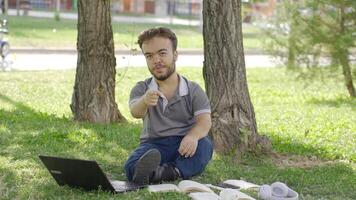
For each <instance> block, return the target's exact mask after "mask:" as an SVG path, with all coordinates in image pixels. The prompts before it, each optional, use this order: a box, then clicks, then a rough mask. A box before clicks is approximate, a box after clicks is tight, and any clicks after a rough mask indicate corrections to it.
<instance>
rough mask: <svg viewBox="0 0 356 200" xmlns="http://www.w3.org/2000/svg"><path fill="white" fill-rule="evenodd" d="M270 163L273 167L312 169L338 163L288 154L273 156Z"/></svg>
mask: <svg viewBox="0 0 356 200" xmlns="http://www.w3.org/2000/svg"><path fill="white" fill-rule="evenodd" d="M272 161H273V163H274V164H275V165H277V166H278V167H281V168H286V167H298V168H313V167H318V166H324V165H327V164H335V163H337V162H338V161H327V160H322V159H320V158H317V157H315V156H312V157H306V156H299V155H289V154H277V153H276V154H274V155H273V156H272Z"/></svg>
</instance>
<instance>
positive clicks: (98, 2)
mask: <svg viewBox="0 0 356 200" xmlns="http://www.w3.org/2000/svg"><path fill="white" fill-rule="evenodd" d="M77 26H78V38H77V51H78V60H77V72H76V77H75V85H74V91H73V96H72V104H71V109H72V112H73V114H74V118H75V120H78V121H89V122H98V123H109V122H116V121H124V120H125V118H124V117H123V116H122V115H121V113H120V111H119V110H118V108H117V104H116V103H115V75H116V70H115V66H116V59H115V51H114V41H113V33H112V27H111V15H110V1H108V0H93V1H86V0H78V25H77Z"/></svg>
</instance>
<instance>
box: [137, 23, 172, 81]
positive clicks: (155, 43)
mask: <svg viewBox="0 0 356 200" xmlns="http://www.w3.org/2000/svg"><path fill="white" fill-rule="evenodd" d="M138 44H139V45H140V48H141V50H142V53H143V54H144V56H145V58H146V62H147V65H148V69H149V71H150V72H151V74H152V75H153V76H154V77H155V78H156V79H157V80H159V81H164V80H166V79H167V78H169V77H170V76H171V75H172V74H174V73H175V61H176V60H177V57H178V53H177V37H176V35H175V34H174V33H173V32H172V31H171V30H169V29H167V28H163V27H158V28H152V29H148V30H146V31H144V32H142V33H141V34H140V36H139V37H138Z"/></svg>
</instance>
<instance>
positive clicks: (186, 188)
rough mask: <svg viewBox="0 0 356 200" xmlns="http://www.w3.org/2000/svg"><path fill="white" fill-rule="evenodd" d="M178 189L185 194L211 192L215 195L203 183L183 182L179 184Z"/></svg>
mask: <svg viewBox="0 0 356 200" xmlns="http://www.w3.org/2000/svg"><path fill="white" fill-rule="evenodd" d="M178 188H179V189H180V191H182V192H184V193H190V192H211V193H214V192H213V191H212V190H211V189H210V188H209V187H207V186H206V185H203V184H201V183H198V182H195V181H191V180H183V181H181V182H179V184H178Z"/></svg>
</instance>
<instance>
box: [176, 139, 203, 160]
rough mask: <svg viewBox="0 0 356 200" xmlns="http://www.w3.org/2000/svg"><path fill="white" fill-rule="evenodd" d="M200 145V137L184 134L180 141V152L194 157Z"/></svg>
mask: <svg viewBox="0 0 356 200" xmlns="http://www.w3.org/2000/svg"><path fill="white" fill-rule="evenodd" d="M197 147H198V139H197V138H196V137H194V136H191V135H189V134H188V135H186V136H184V138H183V140H182V141H181V143H180V146H179V149H178V152H179V153H180V155H182V156H184V157H192V156H194V154H195V151H196V150H197Z"/></svg>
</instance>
